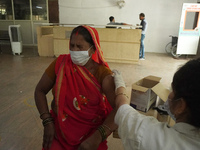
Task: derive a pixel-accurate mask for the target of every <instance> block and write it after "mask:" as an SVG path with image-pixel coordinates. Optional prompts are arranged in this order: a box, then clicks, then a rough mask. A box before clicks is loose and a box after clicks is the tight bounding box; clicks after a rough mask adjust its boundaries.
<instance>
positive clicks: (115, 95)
mask: <svg viewBox="0 0 200 150" xmlns="http://www.w3.org/2000/svg"><path fill="white" fill-rule="evenodd" d="M118 95H124V96H126V98H129V97H128V96H127V95H126V93H118V94H116V95H115V97H117V96H118Z"/></svg>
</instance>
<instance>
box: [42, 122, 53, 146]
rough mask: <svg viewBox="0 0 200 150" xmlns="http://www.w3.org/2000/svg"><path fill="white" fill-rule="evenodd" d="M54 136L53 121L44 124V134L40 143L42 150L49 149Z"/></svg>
mask: <svg viewBox="0 0 200 150" xmlns="http://www.w3.org/2000/svg"><path fill="white" fill-rule="evenodd" d="M54 136H55V127H54V123H53V122H52V123H49V124H47V125H46V126H44V135H43V144H42V145H43V148H44V150H48V149H50V147H51V144H52V141H53V138H54Z"/></svg>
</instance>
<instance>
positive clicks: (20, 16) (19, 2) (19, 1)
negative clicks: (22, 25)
mask: <svg viewBox="0 0 200 150" xmlns="http://www.w3.org/2000/svg"><path fill="white" fill-rule="evenodd" d="M13 2H14V12H15V19H16V20H30V19H31V18H30V1H29V0H13Z"/></svg>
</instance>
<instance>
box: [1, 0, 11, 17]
mask: <svg viewBox="0 0 200 150" xmlns="http://www.w3.org/2000/svg"><path fill="white" fill-rule="evenodd" d="M12 19H13V14H12V3H11V0H1V1H0V20H12Z"/></svg>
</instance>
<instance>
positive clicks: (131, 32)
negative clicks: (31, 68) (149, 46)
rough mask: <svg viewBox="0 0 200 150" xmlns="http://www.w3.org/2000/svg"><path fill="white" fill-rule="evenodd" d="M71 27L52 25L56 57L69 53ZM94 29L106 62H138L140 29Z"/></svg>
mask: <svg viewBox="0 0 200 150" xmlns="http://www.w3.org/2000/svg"><path fill="white" fill-rule="evenodd" d="M73 28H74V27H62V26H54V27H53V51H54V55H55V56H56V57H58V56H59V55H60V54H68V53H69V38H70V34H71V31H72V30H73ZM96 29H97V31H98V33H99V39H100V45H101V49H102V51H103V55H104V58H105V60H106V61H107V62H118V63H137V62H138V60H139V49H140V38H141V30H139V29H116V28H96ZM44 44H45V43H44ZM38 48H39V47H38Z"/></svg>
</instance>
